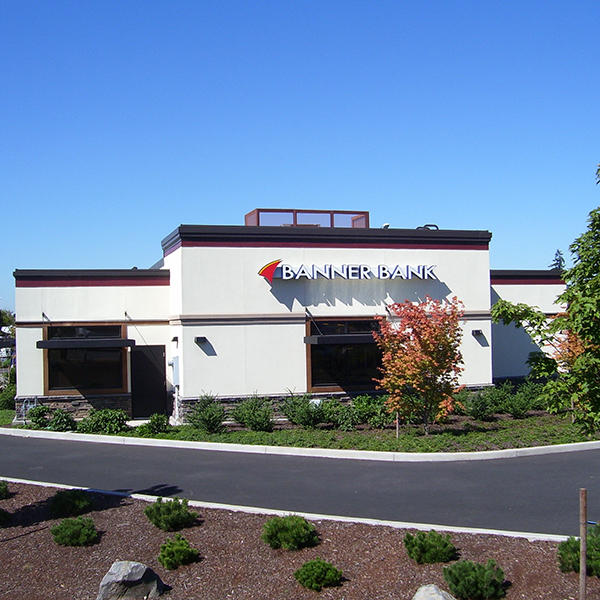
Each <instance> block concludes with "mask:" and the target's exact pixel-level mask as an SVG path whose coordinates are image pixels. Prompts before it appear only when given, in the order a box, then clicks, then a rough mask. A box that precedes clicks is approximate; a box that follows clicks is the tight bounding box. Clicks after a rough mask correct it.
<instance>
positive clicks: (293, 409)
mask: <svg viewBox="0 0 600 600" xmlns="http://www.w3.org/2000/svg"><path fill="white" fill-rule="evenodd" d="M281 412H282V413H283V414H284V415H285V416H286V417H287V418H288V420H289V422H290V423H293V424H294V425H301V426H302V427H308V428H309V429H313V428H315V427H316V426H317V425H318V424H319V423H321V422H322V421H323V409H322V407H321V402H320V401H316V402H314V401H312V400H311V397H310V396H309V395H308V394H304V395H302V396H294V395H293V394H292V395H290V396H288V397H287V398H286V399H285V400H284V401H283V402H282V403H281Z"/></svg>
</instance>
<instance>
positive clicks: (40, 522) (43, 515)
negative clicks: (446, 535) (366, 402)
mask: <svg viewBox="0 0 600 600" xmlns="http://www.w3.org/2000/svg"><path fill="white" fill-rule="evenodd" d="M9 489H10V491H11V492H12V495H11V497H10V498H8V499H6V500H1V501H0V507H1V508H3V509H5V510H7V511H9V512H11V513H12V520H11V522H10V523H9V526H7V527H5V528H3V529H0V564H1V565H2V571H1V573H2V574H1V575H0V599H2V600H4V599H11V600H13V599H17V598H27V599H29V600H47V599H51V598H55V599H61V600H63V599H64V600H84V599H85V600H90V599H91V600H94V599H95V597H96V594H97V593H98V585H99V583H100V580H101V579H102V577H103V576H104V574H105V573H106V571H108V569H109V568H110V566H111V564H112V563H113V561H115V560H136V561H140V562H143V563H145V564H147V565H149V566H150V567H152V568H153V569H154V570H155V571H156V572H157V573H158V574H159V575H160V576H161V578H162V579H163V581H164V582H165V583H166V584H168V585H170V586H172V590H171V591H170V592H169V593H168V594H167V595H166V596H165V598H167V599H168V600H192V599H194V600H195V599H198V600H225V599H236V600H255V599H261V600H282V599H285V600H288V599H294V600H296V599H297V600H309V599H310V600H314V599H315V598H317V597H319V598H322V599H335V600H342V599H344V600H367V599H368V600H383V599H395V600H400V599H411V598H412V597H413V595H414V594H415V592H416V590H417V589H418V588H419V586H421V585H425V584H427V583H436V584H438V585H439V586H440V587H441V588H442V589H446V590H447V586H446V584H445V582H444V579H443V576H442V569H443V565H440V564H435V565H417V564H416V563H414V562H413V561H412V560H411V559H409V557H408V556H407V554H406V551H405V549H404V545H403V543H402V540H403V537H404V534H405V533H406V531H403V530H398V529H393V528H390V527H380V526H377V527H375V526H369V525H361V524H349V523H336V522H334V521H318V522H316V526H317V529H318V532H319V536H320V539H321V543H320V544H319V545H318V546H316V547H315V548H309V549H304V550H300V551H298V552H288V551H284V550H272V549H271V548H270V547H268V546H267V545H266V544H265V543H264V542H262V541H261V540H260V534H261V529H262V525H263V523H264V522H265V520H266V519H267V518H268V517H265V516H262V515H248V514H244V513H236V512H230V511H226V510H215V509H210V510H209V509H203V510H201V511H200V519H199V521H198V524H197V525H196V526H194V527H192V528H189V529H186V530H184V531H183V532H182V533H183V535H184V537H185V538H186V539H188V540H189V542H190V543H191V545H192V546H193V547H195V548H197V549H198V550H199V551H200V555H201V557H202V559H201V561H200V562H198V563H195V564H192V565H187V566H183V567H179V569H177V570H174V571H168V570H166V569H164V568H163V567H162V565H161V564H160V563H159V562H158V560H157V557H158V553H159V549H160V545H161V543H163V542H164V541H165V539H166V538H167V537H169V536H170V535H172V534H167V533H165V532H163V531H161V530H159V529H157V528H156V527H154V526H153V525H152V524H151V523H150V522H149V521H148V520H147V518H146V517H145V515H144V513H143V509H144V507H145V506H146V503H144V502H141V501H138V500H132V499H129V498H124V499H122V498H116V497H112V496H104V495H98V496H97V497H96V503H95V507H96V510H94V511H93V512H91V513H89V514H88V516H90V517H92V518H93V520H94V522H95V523H96V527H97V528H98V529H99V530H100V531H101V532H102V536H101V539H100V542H99V543H97V544H95V545H93V546H89V547H83V548H69V547H62V546H58V545H57V544H55V543H54V541H53V539H52V536H51V534H50V528H51V527H52V526H53V525H54V524H56V523H57V522H58V521H57V520H55V519H52V518H51V517H50V516H49V513H48V502H47V500H48V498H49V497H50V496H52V495H53V494H54V493H55V492H56V490H55V489H53V488H44V487H38V486H33V485H23V484H9ZM452 541H453V543H454V544H455V546H456V547H457V548H458V549H459V550H460V553H461V558H466V559H470V560H476V561H481V562H484V561H486V560H487V559H489V558H493V559H495V560H496V562H497V563H498V564H499V565H500V566H501V567H502V569H503V570H504V573H505V577H506V580H507V581H509V582H510V583H511V585H510V587H508V590H507V594H506V598H507V599H508V600H516V599H526V600H538V599H539V600H567V599H573V600H575V599H576V598H577V597H578V575H576V574H575V573H568V574H564V573H561V572H560V570H559V569H558V566H557V561H556V548H557V544H555V543H552V542H528V541H526V540H523V539H515V538H508V537H502V536H492V535H470V534H469V535H468V534H452ZM317 556H320V557H322V558H324V559H325V560H327V561H329V562H331V563H333V564H334V565H335V566H336V567H338V568H339V569H341V570H342V571H343V574H344V581H343V583H342V585H341V587H339V588H326V589H324V590H323V591H322V592H320V593H316V592H313V591H310V590H306V589H304V588H303V587H301V586H300V585H299V584H298V583H297V582H296V580H295V579H294V577H293V573H294V571H295V570H296V569H298V568H299V567H300V566H301V565H302V564H303V563H304V562H305V561H307V560H309V559H311V558H315V557H317ZM588 598H589V599H592V598H600V580H599V579H598V578H595V577H594V578H592V577H590V578H588Z"/></svg>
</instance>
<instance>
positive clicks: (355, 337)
mask: <svg viewBox="0 0 600 600" xmlns="http://www.w3.org/2000/svg"><path fill="white" fill-rule="evenodd" d="M304 343H305V344H374V343H375V340H374V339H373V334H372V333H343V334H340V335H307V336H306V337H305V338H304Z"/></svg>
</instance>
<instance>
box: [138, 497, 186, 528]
mask: <svg viewBox="0 0 600 600" xmlns="http://www.w3.org/2000/svg"><path fill="white" fill-rule="evenodd" d="M144 514H145V515H146V516H147V517H148V520H149V521H150V522H151V523H152V524H153V525H156V527H158V528H159V529H162V530H163V531H178V530H179V529H183V528H184V527H190V526H191V525H193V524H194V523H195V522H196V519H197V518H198V513H196V512H193V511H191V510H189V509H188V501H187V500H185V499H183V500H179V499H178V498H174V499H173V500H167V501H166V502H163V499H162V498H157V499H156V502H155V503H154V504H150V506H147V507H146V508H145V509H144Z"/></svg>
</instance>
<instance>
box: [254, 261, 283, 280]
mask: <svg viewBox="0 0 600 600" xmlns="http://www.w3.org/2000/svg"><path fill="white" fill-rule="evenodd" d="M280 262H281V259H279V260H274V261H272V262H270V263H268V264H266V265H265V266H264V267H263V268H262V269H261V270H260V271H259V272H258V274H259V275H262V276H263V277H264V278H265V279H266V280H267V281H268V282H269V283H270V284H271V285H273V275H275V269H276V268H277V267H278V266H279V263H280Z"/></svg>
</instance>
